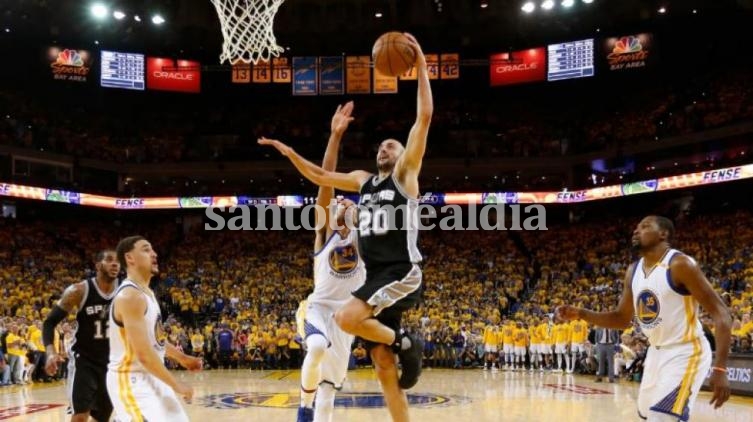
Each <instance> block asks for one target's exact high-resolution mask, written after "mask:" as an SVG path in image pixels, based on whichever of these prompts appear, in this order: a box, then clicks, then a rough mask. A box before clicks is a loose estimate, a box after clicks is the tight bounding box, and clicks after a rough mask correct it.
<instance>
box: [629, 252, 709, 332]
mask: <svg viewBox="0 0 753 422" xmlns="http://www.w3.org/2000/svg"><path fill="white" fill-rule="evenodd" d="M680 254H682V252H679V251H677V250H675V249H668V250H667V252H665V253H664V256H662V258H661V260H659V262H658V263H657V264H656V265H655V266H654V267H653V268H650V269H644V267H643V258H641V259H640V260H639V261H638V263H637V264H636V265H635V268H634V270H633V280H632V291H633V301H634V306H635V315H636V316H637V317H638V322H639V323H640V325H641V329H642V331H643V332H644V333H645V334H646V336H647V337H648V340H649V342H650V343H651V345H652V346H654V347H662V346H667V345H672V344H678V343H688V342H691V341H693V340H695V339H697V338H699V337H703V328H702V327H701V322H700V321H699V320H698V302H697V301H696V300H695V299H694V298H693V297H692V296H691V295H690V292H689V291H687V289H685V288H684V287H678V286H677V285H676V284H674V283H673V281H672V274H671V273H670V271H669V264H670V262H672V259H673V258H674V257H675V256H678V255H680Z"/></svg>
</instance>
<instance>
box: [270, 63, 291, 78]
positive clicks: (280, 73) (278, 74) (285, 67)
mask: <svg viewBox="0 0 753 422" xmlns="http://www.w3.org/2000/svg"><path fill="white" fill-rule="evenodd" d="M291 80H292V77H291V75H290V63H289V62H288V58H287V57H275V58H273V59H272V82H274V83H281V84H283V83H288V84H289V83H290V81H291Z"/></svg>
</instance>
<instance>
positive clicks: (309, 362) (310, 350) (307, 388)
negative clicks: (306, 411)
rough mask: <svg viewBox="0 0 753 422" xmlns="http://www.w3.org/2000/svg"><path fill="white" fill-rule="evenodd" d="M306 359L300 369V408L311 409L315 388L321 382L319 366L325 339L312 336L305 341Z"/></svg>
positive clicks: (325, 345)
mask: <svg viewBox="0 0 753 422" xmlns="http://www.w3.org/2000/svg"><path fill="white" fill-rule="evenodd" d="M306 349H307V353H306V358H304V359H303V366H302V367H301V406H303V407H309V408H310V407H313V406H314V396H315V395H316V388H317V386H318V385H319V383H320V382H321V368H320V364H321V362H322V358H323V357H324V352H325V351H326V350H327V339H325V338H324V336H321V335H312V336H309V337H308V338H307V339H306Z"/></svg>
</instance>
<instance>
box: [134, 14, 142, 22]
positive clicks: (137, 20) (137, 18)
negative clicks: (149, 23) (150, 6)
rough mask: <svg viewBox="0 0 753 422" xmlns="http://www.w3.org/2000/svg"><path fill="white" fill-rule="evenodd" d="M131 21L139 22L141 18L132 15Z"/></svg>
mask: <svg viewBox="0 0 753 422" xmlns="http://www.w3.org/2000/svg"><path fill="white" fill-rule="evenodd" d="M133 20H135V21H136V22H141V16H139V15H133Z"/></svg>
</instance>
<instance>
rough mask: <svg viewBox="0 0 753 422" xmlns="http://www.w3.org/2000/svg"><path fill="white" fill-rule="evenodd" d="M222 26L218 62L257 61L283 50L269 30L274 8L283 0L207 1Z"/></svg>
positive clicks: (278, 6) (275, 10)
mask: <svg viewBox="0 0 753 422" xmlns="http://www.w3.org/2000/svg"><path fill="white" fill-rule="evenodd" d="M210 1H211V2H212V4H213V5H214V8H215V9H217V15H218V16H219V18H220V26H221V27H222V37H223V38H224V42H223V43H222V54H220V63H224V62H225V60H227V61H229V62H230V63H231V64H236V63H238V62H239V61H240V62H243V63H251V62H253V63H254V64H257V63H258V62H259V60H265V61H268V60H269V59H270V57H271V56H275V57H278V56H279V55H280V53H282V52H283V51H285V49H284V48H282V47H280V46H279V45H277V40H276V39H275V34H274V32H273V31H272V25H273V24H274V19H275V14H277V9H279V8H280V5H281V4H282V3H283V2H284V1H285V0H210Z"/></svg>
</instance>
